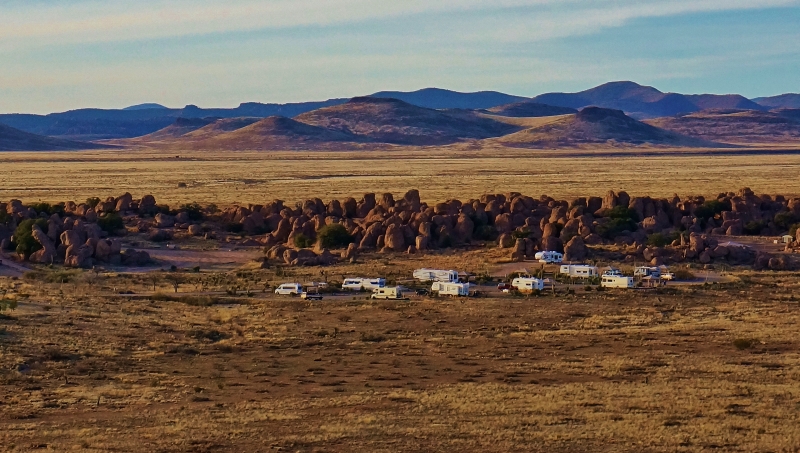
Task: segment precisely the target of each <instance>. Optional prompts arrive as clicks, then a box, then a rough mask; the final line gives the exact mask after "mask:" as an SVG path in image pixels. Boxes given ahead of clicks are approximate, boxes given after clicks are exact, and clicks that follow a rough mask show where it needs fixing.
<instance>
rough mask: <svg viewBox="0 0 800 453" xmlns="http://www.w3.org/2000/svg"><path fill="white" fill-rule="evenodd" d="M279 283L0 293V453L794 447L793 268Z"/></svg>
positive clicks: (396, 271) (20, 288)
mask: <svg viewBox="0 0 800 453" xmlns="http://www.w3.org/2000/svg"><path fill="white" fill-rule="evenodd" d="M469 253H473V252H468V254H469ZM446 258H447V257H442V258H440V259H446ZM415 259H416V260H419V259H421V258H415ZM447 259H455V260H459V259H460V260H464V261H466V262H473V261H474V260H473V257H471V256H467V255H455V256H452V257H450V258H447ZM416 264H418V263H415V262H411V261H405V260H404V259H401V258H400V256H397V257H395V258H392V259H385V260H383V261H381V260H370V261H368V262H367V263H365V264H362V265H357V266H356V267H354V266H353V265H350V264H347V265H338V266H335V267H332V268H329V269H328V270H327V271H328V275H329V276H331V278H338V274H339V273H342V274H345V273H351V272H371V271H374V270H375V268H374V267H373V266H379V267H380V268H381V269H382V270H383V272H384V273H385V275H386V276H387V277H389V278H396V277H398V276H400V275H404V274H405V273H406V272H407V267H408V266H413V265H416ZM359 266H360V267H359ZM288 272H289V274H284V273H281V275H280V276H278V275H276V274H275V271H274V270H251V271H240V272H238V273H236V274H235V276H234V275H233V274H228V275H225V276H224V278H222V279H219V278H218V277H219V276H217V275H214V274H211V273H201V274H196V278H197V281H198V282H200V281H205V282H206V283H208V282H215V283H211V284H210V286H209V287H208V289H209V290H211V291H215V290H221V289H222V287H223V286H225V287H227V288H230V287H231V286H232V285H240V288H242V289H240V291H239V294H238V295H235V296H233V295H218V296H204V297H199V296H192V295H191V294H190V292H192V291H196V290H197V288H196V285H197V284H199V283H197V284H195V285H193V284H185V285H184V286H183V287H182V288H181V289H180V291H181V292H180V293H178V294H173V293H172V288H171V287H170V286H168V282H167V281H165V280H161V281H154V280H153V278H152V276H150V275H117V274H112V273H100V274H95V273H92V272H87V273H81V272H80V271H49V270H44V271H39V272H37V273H34V274H33V275H29V276H28V277H26V278H25V279H21V280H9V279H0V288H2V289H3V290H4V291H5V292H6V293H8V294H9V295H10V294H14V295H15V296H16V297H17V298H18V300H19V301H20V303H19V306H18V307H17V309H16V310H15V311H13V312H8V311H7V312H5V313H6V314H5V315H3V316H2V317H0V345H2V350H0V351H2V352H1V353H0V409H1V411H2V414H3V416H2V417H0V442H2V445H3V450H4V451H31V450H38V449H49V450H54V451H131V452H133V451H141V452H152V451H162V452H173V451H174V452H179V451H201V452H202V451H208V452H212V451H215V452H216V451H220V452H221V451H230V452H241V451H291V452H312V451H314V452H322V451H341V452H351V451H385V452H396V451H454V450H458V451H463V452H473V451H474V452H486V451H497V452H501V451H502V452H505V451H547V452H575V451H595V452H601V451H603V452H604V451H607V452H620V451H631V452H643V451H686V452H689V451H712V450H713V451H741V452H756V451H776V452H777V451H781V452H790V451H796V448H797V445H798V444H799V443H800V430H798V427H797V426H798V423H797V421H798V420H797V418H798V415H797V414H798V408H799V407H800V389H799V388H798V386H797V381H798V379H800V356H799V355H798V347H800V344H798V337H797V335H796V326H797V323H798V322H800V310H798V307H797V299H796V297H797V292H798V290H800V286H798V284H797V277H798V275H797V274H793V273H785V272H784V273H771V274H758V273H752V272H747V271H743V272H734V273H733V274H732V275H729V276H728V278H727V280H728V281H729V283H724V284H723V283H721V284H712V285H705V286H704V285H702V284H701V285H699V286H675V287H670V286H668V287H667V288H664V289H660V290H657V291H656V290H653V291H635V292H623V291H606V292H598V291H594V290H593V291H586V290H584V289H583V287H579V288H578V289H576V291H575V292H574V293H573V294H569V293H566V292H564V291H560V292H559V293H557V294H556V295H552V294H549V293H545V294H543V295H541V296H537V297H516V296H511V295H502V294H497V293H494V294H495V295H493V296H490V297H482V298H473V299H466V300H464V299H462V300H452V299H446V298H428V297H418V296H414V297H412V298H411V299H410V300H407V301H380V302H379V301H370V300H365V298H364V296H363V294H355V295H353V296H352V297H351V296H347V297H339V298H333V299H331V298H328V297H326V299H324V300H323V301H319V302H306V301H301V300H298V299H292V298H281V297H279V296H274V295H271V294H269V293H262V292H261V289H260V288H261V287H262V285H263V284H264V283H266V284H271V285H274V284H276V283H279V282H282V281H284V280H286V279H287V278H292V279H296V280H298V281H306V280H308V279H313V278H319V276H318V275H317V271H316V270H314V269H306V270H303V269H296V270H290V271H288ZM237 279H238V283H237V282H236V280H237ZM53 281H55V282H57V283H48V282H53ZM154 284H156V286H158V288H157V291H158V292H161V293H162V295H158V294H154V293H153V285H154ZM229 285H230V286H229ZM243 288H250V290H251V291H252V293H251V295H250V297H248V296H246V295H245V293H244V290H243ZM121 291H124V292H125V293H128V294H125V295H120V294H118V293H119V292H121ZM131 293H132V294H131ZM163 294H170V295H171V297H170V296H165V295H163ZM215 294H224V293H215ZM45 333H46V335H45Z"/></svg>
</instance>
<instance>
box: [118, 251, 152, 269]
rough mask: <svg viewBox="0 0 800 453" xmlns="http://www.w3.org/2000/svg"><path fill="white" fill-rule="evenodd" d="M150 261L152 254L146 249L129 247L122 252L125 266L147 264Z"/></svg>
mask: <svg viewBox="0 0 800 453" xmlns="http://www.w3.org/2000/svg"><path fill="white" fill-rule="evenodd" d="M149 263H150V254H149V253H147V252H145V251H139V250H134V249H127V250H125V251H124V252H122V264H123V265H125V266H145V265H147V264H149Z"/></svg>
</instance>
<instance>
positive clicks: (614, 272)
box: [603, 267, 622, 277]
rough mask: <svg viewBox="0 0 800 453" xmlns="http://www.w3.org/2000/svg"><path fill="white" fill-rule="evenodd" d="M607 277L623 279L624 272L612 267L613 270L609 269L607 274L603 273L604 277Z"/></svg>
mask: <svg viewBox="0 0 800 453" xmlns="http://www.w3.org/2000/svg"><path fill="white" fill-rule="evenodd" d="M607 276H608V277H622V271H621V270H619V269H617V268H615V267H611V268H609V269H607V270H606V271H605V272H603V277H607Z"/></svg>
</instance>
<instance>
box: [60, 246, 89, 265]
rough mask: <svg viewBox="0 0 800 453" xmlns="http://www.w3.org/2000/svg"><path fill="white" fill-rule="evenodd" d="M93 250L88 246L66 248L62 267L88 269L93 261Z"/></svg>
mask: <svg viewBox="0 0 800 453" xmlns="http://www.w3.org/2000/svg"><path fill="white" fill-rule="evenodd" d="M93 254H94V249H93V248H92V246H91V245H89V244H83V245H71V246H69V247H68V248H67V253H66V257H65V259H64V265H65V266H67V267H76V268H85V269H86V268H90V267H92V264H93V263H94V261H93V260H92V255H93Z"/></svg>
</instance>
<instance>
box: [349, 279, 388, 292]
mask: <svg viewBox="0 0 800 453" xmlns="http://www.w3.org/2000/svg"><path fill="white" fill-rule="evenodd" d="M384 286H386V279H384V278H346V279H344V282H343V283H342V289H349V290H353V291H363V290H370V291H372V290H373V289H375V288H383V287H384Z"/></svg>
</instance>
